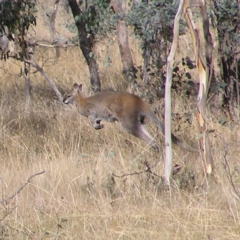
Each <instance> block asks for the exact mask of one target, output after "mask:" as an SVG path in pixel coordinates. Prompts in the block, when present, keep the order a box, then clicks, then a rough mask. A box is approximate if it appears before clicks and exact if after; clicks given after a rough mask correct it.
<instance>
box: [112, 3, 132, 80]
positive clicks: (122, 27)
mask: <svg viewBox="0 0 240 240" xmlns="http://www.w3.org/2000/svg"><path fill="white" fill-rule="evenodd" d="M111 4H112V7H113V9H114V12H115V13H116V14H122V15H123V16H124V15H125V11H126V10H125V8H126V7H125V0H124V1H120V0H111ZM117 37H118V45H119V50H120V54H121V59H122V65H123V75H124V78H125V79H126V81H128V82H130V81H133V80H134V79H135V78H136V72H137V70H136V68H135V67H134V64H133V60H132V54H131V49H130V47H129V43H128V28H127V25H126V21H125V20H124V18H123V17H122V18H121V19H119V20H118V28H117Z"/></svg>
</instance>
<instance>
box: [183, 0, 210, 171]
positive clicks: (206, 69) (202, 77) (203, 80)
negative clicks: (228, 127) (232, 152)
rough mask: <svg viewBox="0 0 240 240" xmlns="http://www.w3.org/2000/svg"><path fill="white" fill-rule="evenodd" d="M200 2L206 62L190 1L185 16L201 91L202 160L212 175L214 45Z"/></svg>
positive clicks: (198, 113) (202, 4) (199, 98)
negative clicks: (209, 111)
mask: <svg viewBox="0 0 240 240" xmlns="http://www.w3.org/2000/svg"><path fill="white" fill-rule="evenodd" d="M200 2H201V7H202V15H203V23H204V36H205V42H206V44H205V47H206V48H205V51H206V54H205V55H206V61H205V59H204V58H203V55H202V52H201V51H202V50H201V49H200V39H199V32H198V29H197V28H196V26H195V24H194V22H193V19H192V11H191V9H190V5H189V0H185V1H184V16H185V19H186V21H187V24H188V28H189V30H190V33H191V36H192V40H193V45H194V51H195V56H196V62H197V68H198V74H199V91H198V97H197V120H198V125H199V131H200V145H201V152H202V159H203V162H204V166H205V170H206V173H207V174H211V173H212V165H213V164H212V158H211V154H210V146H209V137H208V127H207V121H206V99H207V93H208V89H209V84H210V81H211V77H212V48H211V47H212V44H211V38H210V37H209V36H211V35H210V32H209V23H208V19H207V15H206V5H205V3H204V0H201V1H200ZM206 23H207V25H206ZM206 62H207V64H206Z"/></svg>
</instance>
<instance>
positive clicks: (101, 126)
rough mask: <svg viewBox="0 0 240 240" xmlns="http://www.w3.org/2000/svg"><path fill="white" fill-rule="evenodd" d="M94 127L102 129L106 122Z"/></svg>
mask: <svg viewBox="0 0 240 240" xmlns="http://www.w3.org/2000/svg"><path fill="white" fill-rule="evenodd" d="M94 128H95V129H96V130H99V129H102V128H104V124H98V125H95V126H94Z"/></svg>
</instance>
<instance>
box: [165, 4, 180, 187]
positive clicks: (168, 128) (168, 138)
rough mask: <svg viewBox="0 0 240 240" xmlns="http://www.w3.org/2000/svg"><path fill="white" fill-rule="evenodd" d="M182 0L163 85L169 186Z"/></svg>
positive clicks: (168, 183) (166, 178)
mask: <svg viewBox="0 0 240 240" xmlns="http://www.w3.org/2000/svg"><path fill="white" fill-rule="evenodd" d="M183 3H184V0H180V2H179V6H178V11H177V13H176V15H175V19H174V28H173V41H172V46H171V51H170V53H169V56H168V59H167V77H166V86H165V149H166V154H165V173H164V177H165V184H166V185H167V186H170V176H171V174H172V139H171V109H172V106H171V86H172V75H173V64H174V57H175V54H176V49H177V44H178V36H179V20H180V18H181V16H182V12H183Z"/></svg>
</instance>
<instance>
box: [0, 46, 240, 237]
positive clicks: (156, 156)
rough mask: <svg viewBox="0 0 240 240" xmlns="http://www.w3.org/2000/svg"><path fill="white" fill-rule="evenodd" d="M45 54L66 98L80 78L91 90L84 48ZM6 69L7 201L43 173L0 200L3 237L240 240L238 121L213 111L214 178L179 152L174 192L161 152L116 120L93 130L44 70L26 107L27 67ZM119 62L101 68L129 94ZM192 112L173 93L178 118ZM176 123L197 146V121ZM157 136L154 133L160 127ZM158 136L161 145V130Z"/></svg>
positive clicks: (2, 117) (196, 159)
mask: <svg viewBox="0 0 240 240" xmlns="http://www.w3.org/2000/svg"><path fill="white" fill-rule="evenodd" d="M43 52H44V50H41V53H42V54H43ZM39 56H40V53H39ZM46 56H47V57H48V60H47V62H46V64H45V66H44V70H45V71H46V73H47V74H48V76H49V77H50V78H51V79H52V80H54V81H55V82H56V83H57V85H58V87H59V89H60V90H61V92H62V93H64V92H67V91H68V90H69V89H70V88H71V86H72V84H73V83H74V82H82V83H84V86H85V88H84V91H85V93H86V94H89V82H88V79H89V78H88V76H89V74H88V70H87V68H86V64H85V63H84V61H83V60H82V56H81V53H80V51H79V49H78V48H75V49H69V50H67V51H62V52H61V55H60V58H59V59H58V60H57V61H56V58H55V56H54V54H53V53H52V52H51V51H47V50H45V52H44V57H45V58H46ZM39 59H40V57H39ZM0 64H1V69H0V76H1V77H0V81H1V87H0V166H1V168H0V192H1V199H6V198H8V197H10V196H12V195H13V194H14V193H15V191H17V190H18V189H19V188H20V187H21V186H22V185H23V184H24V183H25V182H26V180H27V178H28V177H30V176H31V175H32V174H35V173H39V172H41V171H43V170H44V171H45V172H44V173H43V174H41V175H37V176H35V177H33V178H32V179H31V181H30V183H29V184H27V185H26V186H25V187H24V188H23V190H22V191H20V192H19V193H17V194H16V195H15V196H14V197H13V198H12V199H9V200H8V201H5V202H1V204H0V239H87V240H89V239H114V240H115V239H171V240H172V239H182V240H185V239H191V240H198V239H199V240H202V239H206V240H207V239H208V240H210V239H211V240H222V239H226V240H230V239H239V238H240V176H239V173H240V151H239V137H240V135H239V134H240V131H239V127H238V126H237V125H235V124H234V123H230V122H228V123H227V124H225V125H224V126H222V125H219V124H218V123H217V121H216V119H215V118H214V117H213V116H211V115H210V114H209V126H210V128H211V129H213V130H214V132H213V133H211V134H210V142H211V147H212V154H213V160H214V163H215V174H214V176H213V177H209V178H206V177H205V175H204V170H203V166H202V162H201V158H200V156H199V155H198V154H196V153H189V152H186V151H184V150H182V149H179V148H178V147H176V146H174V163H177V164H179V165H181V166H182V169H181V171H180V172H179V173H177V174H176V175H174V177H173V179H172V188H171V190H170V191H164V190H163V188H162V179H161V176H162V175H163V158H164V152H160V153H155V152H153V151H152V150H151V149H150V148H149V147H148V146H146V144H145V143H143V142H141V141H140V140H138V139H136V138H134V137H131V136H129V135H128V134H126V133H124V132H122V131H121V130H120V128H119V126H118V124H107V123H106V125H105V128H104V129H102V130H100V131H96V130H94V129H93V128H92V127H91V126H90V124H89V122H88V120H87V119H85V118H83V117H81V116H79V115H78V114H77V112H76V110H75V108H74V107H71V106H63V104H61V103H60V102H59V101H58V100H57V98H56V97H55V96H54V93H53V92H52V91H51V89H50V88H49V86H48V85H47V83H45V80H44V79H43V77H42V76H40V75H39V74H33V75H32V78H31V81H32V87H33V88H32V105H31V106H30V107H29V108H27V109H26V107H25V98H24V81H23V77H22V76H19V72H20V63H18V64H16V63H15V62H13V61H12V60H10V61H9V62H2V61H1V62H0ZM113 65H114V66H113V67H109V68H104V67H103V66H100V71H101V72H100V75H101V77H102V79H103V87H104V88H107V87H111V88H114V89H122V88H124V87H125V84H124V82H123V79H122V77H121V74H120V72H121V66H120V63H119V62H117V61H116V62H115V63H114V64H113ZM156 104H157V103H156ZM189 106H193V104H192V103H189V102H188V101H187V100H186V99H185V98H181V97H177V96H175V101H174V105H173V112H175V113H176V112H178V113H181V114H183V113H184V111H186V112H189V111H190V110H191V109H190V107H189ZM183 115H184V114H183ZM174 124H175V125H174V130H175V132H176V134H177V135H178V136H179V137H180V138H182V139H185V140H186V141H187V142H188V143H190V144H191V145H193V146H197V145H198V143H197V127H196V119H195V117H193V121H192V123H191V124H190V123H187V124H186V123H184V124H183V123H178V122H174ZM150 131H151V132H152V134H153V135H154V133H155V135H156V129H155V128H154V127H152V126H150ZM156 137H158V138H159V141H160V142H161V143H162V142H163V138H162V136H161V134H159V135H156ZM148 167H150V168H151V171H150V170H149V171H146V170H147V169H148Z"/></svg>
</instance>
